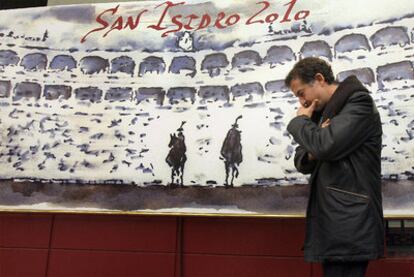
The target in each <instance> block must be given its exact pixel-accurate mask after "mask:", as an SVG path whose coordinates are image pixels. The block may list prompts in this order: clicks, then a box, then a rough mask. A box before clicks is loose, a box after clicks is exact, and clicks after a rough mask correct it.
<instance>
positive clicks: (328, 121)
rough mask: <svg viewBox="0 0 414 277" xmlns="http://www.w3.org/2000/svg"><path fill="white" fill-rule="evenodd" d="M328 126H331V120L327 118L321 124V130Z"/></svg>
mask: <svg viewBox="0 0 414 277" xmlns="http://www.w3.org/2000/svg"><path fill="white" fill-rule="evenodd" d="M329 124H331V120H330V119H329V118H328V119H327V120H325V121H324V122H322V124H321V128H326V127H328V126H329Z"/></svg>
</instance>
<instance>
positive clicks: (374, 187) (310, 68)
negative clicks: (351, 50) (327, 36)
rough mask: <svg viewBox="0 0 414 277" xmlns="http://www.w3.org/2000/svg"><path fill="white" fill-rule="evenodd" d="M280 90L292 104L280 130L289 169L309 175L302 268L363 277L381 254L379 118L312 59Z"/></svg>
mask: <svg viewBox="0 0 414 277" xmlns="http://www.w3.org/2000/svg"><path fill="white" fill-rule="evenodd" d="M285 83H286V85H287V86H288V87H290V89H291V90H292V92H293V93H294V94H295V96H296V97H298V98H299V101H300V107H299V108H298V111H297V116H296V117H295V118H293V119H292V120H291V121H290V122H289V125H288V127H287V130H288V131H289V133H290V134H291V135H292V136H293V138H294V140H295V141H296V142H297V143H298V144H299V146H298V147H297V148H296V153H295V159H294V162H295V167H296V168H297V170H298V171H299V172H301V173H303V174H309V173H311V177H310V180H309V183H310V196H309V202H308V207H307V212H306V238H305V244H304V256H305V260H306V261H309V262H322V266H323V269H324V274H325V276H335V277H338V276H353V277H355V276H364V275H365V272H366V269H367V266H368V261H369V260H373V259H377V258H379V257H381V256H382V255H383V252H384V227H383V213H382V196H381V137H382V128H381V120H380V115H379V113H378V111H377V109H376V107H375V103H374V101H373V100H372V98H371V96H370V95H369V92H368V90H367V89H366V88H365V87H364V86H363V85H362V84H361V83H360V82H359V81H358V79H357V78H356V77H355V76H350V77H348V78H346V79H345V80H344V81H343V82H341V83H337V82H335V79H334V75H333V72H332V69H331V67H330V65H329V64H328V63H326V62H325V61H324V60H321V59H319V58H305V59H303V60H301V61H299V62H298V63H297V64H296V65H295V66H294V67H293V69H292V70H291V71H290V73H289V74H288V75H287V77H286V79H285Z"/></svg>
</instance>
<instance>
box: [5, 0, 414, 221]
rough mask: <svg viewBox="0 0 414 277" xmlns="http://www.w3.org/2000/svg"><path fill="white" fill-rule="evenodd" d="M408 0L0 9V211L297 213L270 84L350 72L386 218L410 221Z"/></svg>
mask: <svg viewBox="0 0 414 277" xmlns="http://www.w3.org/2000/svg"><path fill="white" fill-rule="evenodd" d="M413 28H414V1H412V0H404V1H398V2H395V1H394V2H390V1H387V0H366V1H358V0H350V1H328V0H322V1H321V0H318V1H313V0H312V1H311V0H290V1H289V0H282V1H257V0H255V1H185V2H184V1H183V2H170V1H165V2H161V1H140V2H133V3H130V2H129V3H110V4H96V5H95V4H94V5H92V4H85V5H71V6H56V7H47V8H31V9H20V10H9V11H1V12H0V135H1V138H0V178H1V182H0V209H2V210H22V211H23V210H35V211H44V210H46V211H81V212H82V211H87V212H91V211H92V212H94V211H97V212H107V211H109V212H120V213H124V212H133V213H135V212H136V213H187V214H211V213H218V214H239V215H246V214H251V215H275V216H277V215H291V216H294V215H303V214H304V210H305V206H306V201H307V193H308V188H307V185H306V183H307V177H309V176H304V175H302V174H299V173H298V172H297V171H296V170H295V168H294V166H293V155H294V148H295V142H294V141H293V139H292V137H291V136H290V135H289V134H288V133H287V131H286V125H287V123H288V122H289V120H290V119H291V118H293V117H294V116H295V114H296V111H295V110H296V109H297V106H298V100H297V99H296V98H295V97H294V95H293V94H292V93H291V92H290V91H289V89H288V88H287V87H286V86H285V85H284V77H285V76H286V74H287V73H288V72H289V70H290V69H291V68H292V66H293V65H294V64H295V62H297V61H298V60H300V59H301V58H304V57H309V56H318V57H322V58H324V59H326V60H327V61H329V62H330V63H332V66H333V69H334V73H335V74H336V76H337V79H338V80H339V81H341V80H343V79H344V78H346V77H347V76H349V75H356V76H357V77H358V78H359V79H360V81H361V82H363V83H364V84H365V85H366V86H367V87H368V88H369V90H370V91H371V95H372V97H373V98H374V100H375V102H376V104H377V106H378V108H379V110H380V113H381V116H382V121H383V130H384V135H383V150H382V155H383V156H382V174H383V175H382V178H383V179H382V180H383V184H382V186H383V195H384V208H385V214H386V215H413V214H414V201H413V197H414V181H413V173H414V166H413V165H414V143H413V141H414V116H413V115H414V110H413V103H414V71H413V61H414V29H413Z"/></svg>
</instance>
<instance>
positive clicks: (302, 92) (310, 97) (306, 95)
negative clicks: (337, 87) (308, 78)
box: [290, 78, 325, 111]
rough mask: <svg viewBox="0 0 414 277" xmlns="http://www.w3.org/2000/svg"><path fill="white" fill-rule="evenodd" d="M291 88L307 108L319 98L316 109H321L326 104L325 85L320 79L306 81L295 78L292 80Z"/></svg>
mask: <svg viewBox="0 0 414 277" xmlns="http://www.w3.org/2000/svg"><path fill="white" fill-rule="evenodd" d="M290 89H291V90H292V92H293V94H294V95H295V96H296V97H297V98H298V99H299V102H300V104H301V105H302V106H303V107H305V108H307V107H309V106H310V105H311V104H312V102H313V101H314V100H318V103H317V105H316V109H315V110H316V111H320V110H321V109H322V108H323V106H324V102H325V101H324V99H323V97H322V96H323V87H322V84H321V82H320V81H318V80H314V81H312V82H311V83H307V84H306V83H304V82H303V81H302V80H301V79H299V78H295V79H293V80H292V81H291V82H290Z"/></svg>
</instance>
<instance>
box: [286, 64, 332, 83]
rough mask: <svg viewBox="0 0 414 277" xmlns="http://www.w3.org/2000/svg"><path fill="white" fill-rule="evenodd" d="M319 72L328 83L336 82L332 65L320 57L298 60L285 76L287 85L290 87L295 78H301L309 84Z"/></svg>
mask: <svg viewBox="0 0 414 277" xmlns="http://www.w3.org/2000/svg"><path fill="white" fill-rule="evenodd" d="M317 73H320V74H322V76H323V77H324V78H325V81H326V82H327V83H328V84H332V83H334V82H335V77H334V75H333V72H332V68H331V66H330V65H329V64H328V63H327V62H325V61H324V60H322V59H320V58H314V57H309V58H304V59H302V60H300V61H298V62H297V63H296V64H295V65H294V66H293V68H292V70H291V71H290V72H289V74H288V75H287V76H286V78H285V85H286V86H287V87H290V83H291V82H292V80H293V79H300V80H302V82H303V83H305V84H309V83H311V82H313V80H315V75H316V74H317Z"/></svg>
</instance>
